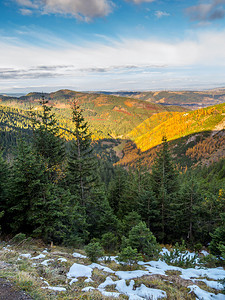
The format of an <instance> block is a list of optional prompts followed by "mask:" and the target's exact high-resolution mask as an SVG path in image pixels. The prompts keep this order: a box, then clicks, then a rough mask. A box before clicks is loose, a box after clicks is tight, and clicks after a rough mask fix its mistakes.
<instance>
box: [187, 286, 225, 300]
mask: <svg viewBox="0 0 225 300" xmlns="http://www.w3.org/2000/svg"><path fill="white" fill-rule="evenodd" d="M188 288H189V289H191V292H194V293H195V295H196V296H197V299H201V300H203V299H204V300H224V299H225V296H224V295H223V294H217V295H215V294H213V293H209V292H207V291H204V290H202V289H200V287H198V286H197V285H189V286H188Z"/></svg>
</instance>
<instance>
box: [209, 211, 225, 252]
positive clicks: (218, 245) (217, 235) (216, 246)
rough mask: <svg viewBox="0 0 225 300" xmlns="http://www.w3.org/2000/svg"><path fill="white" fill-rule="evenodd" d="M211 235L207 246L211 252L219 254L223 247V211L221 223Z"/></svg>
mask: <svg viewBox="0 0 225 300" xmlns="http://www.w3.org/2000/svg"><path fill="white" fill-rule="evenodd" d="M211 236H212V241H211V243H210V245H209V248H210V250H211V252H212V254H214V255H217V256H221V255H222V252H223V251H224V247H225V213H223V214H221V225H220V226H219V227H217V228H216V230H215V231H214V233H213V234H211ZM223 253H224V252H223Z"/></svg>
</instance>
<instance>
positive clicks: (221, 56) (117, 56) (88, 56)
mask: <svg viewBox="0 0 225 300" xmlns="http://www.w3.org/2000/svg"><path fill="white" fill-rule="evenodd" d="M32 34H33V32H32ZM39 39H41V35H40V34H39ZM43 40H44V41H45V43H43V44H44V48H41V47H38V46H34V45H32V46H31V45H28V44H24V42H23V41H21V42H19V41H18V40H16V41H14V40H13V39H11V40H10V39H8V38H7V39H6V38H4V37H0V57H1V58H2V63H1V68H4V69H5V70H2V73H1V72H0V73H1V84H2V86H3V85H6V82H7V83H8V85H22V84H25V82H26V84H27V85H30V86H32V85H34V83H35V84H36V83H37V84H41V83H42V84H43V83H45V84H48V85H50V86H53V84H55V85H59V84H61V85H62V86H63V85H64V86H66V85H68V84H70V85H72V83H74V82H80V84H83V86H85V84H86V89H88V90H90V89H92V88H91V87H89V84H92V85H93V82H95V84H97V82H98V84H99V83H101V84H104V80H106V78H107V79H108V81H109V82H111V84H113V80H112V79H114V80H115V81H114V82H117V83H118V82H119V79H121V78H123V80H124V81H129V79H131V78H132V79H133V80H136V81H140V82H141V78H142V76H145V80H146V81H147V78H148V76H149V78H152V77H153V76H156V74H155V75H154V74H153V73H154V72H152V70H153V71H154V70H156V68H157V70H159V72H160V74H161V73H164V72H166V70H167V69H169V68H175V69H187V68H188V69H189V68H192V67H193V66H196V67H198V68H199V69H202V68H203V69H204V72H205V73H207V74H209V76H211V77H212V75H210V74H211V73H210V71H208V72H207V71H206V70H208V69H207V68H208V67H209V68H213V69H216V68H220V69H221V68H222V67H223V68H224V67H225V52H224V49H225V31H223V32H216V31H211V32H198V33H193V36H192V37H189V38H188V39H184V40H180V41H176V42H174V41H171V42H168V41H161V40H157V39H148V40H141V39H123V40H121V41H114V43H111V44H110V45H105V44H104V43H89V44H85V46H77V45H74V44H72V43H67V44H65V43H64V44H63V43H62V41H60V40H58V39H57V38H54V36H53V37H52V39H51V45H49V44H48V45H46V36H44V37H43ZM62 45H63V46H62ZM59 65H60V66H59ZM40 66H41V67H40ZM146 70H147V72H145V71H146ZM0 71H1V70H0ZM144 73H145V75H144ZM200 73H201V72H200ZM160 74H159V75H157V80H158V82H159V83H160V84H163V82H160V76H161V75H160ZM203 75H204V74H203V73H202V74H201V76H203ZM121 76H122V77H121ZM126 76H127V77H126ZM43 78H44V79H43ZM172 79H173V78H171V80H172ZM90 80H92V81H91V83H90ZM199 80H201V77H199ZM212 80H214V78H212ZM114 84H115V83H114ZM96 86H97V85H96ZM119 87H120V88H121V84H120V85H119ZM119 87H118V88H119ZM102 88H103V87H102ZM116 88H117V87H116Z"/></svg>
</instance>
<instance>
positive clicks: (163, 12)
mask: <svg viewBox="0 0 225 300" xmlns="http://www.w3.org/2000/svg"><path fill="white" fill-rule="evenodd" d="M155 16H156V17H157V18H158V19H160V18H162V17H168V16H170V14H169V13H167V12H165V11H161V10H157V11H156V12H155Z"/></svg>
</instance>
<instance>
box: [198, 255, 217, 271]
mask: <svg viewBox="0 0 225 300" xmlns="http://www.w3.org/2000/svg"><path fill="white" fill-rule="evenodd" d="M199 264H201V265H203V266H204V267H206V268H215V267H218V266H219V265H220V263H219V260H218V258H217V257H216V256H214V255H213V254H209V255H206V256H204V257H201V258H200V260H199Z"/></svg>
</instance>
